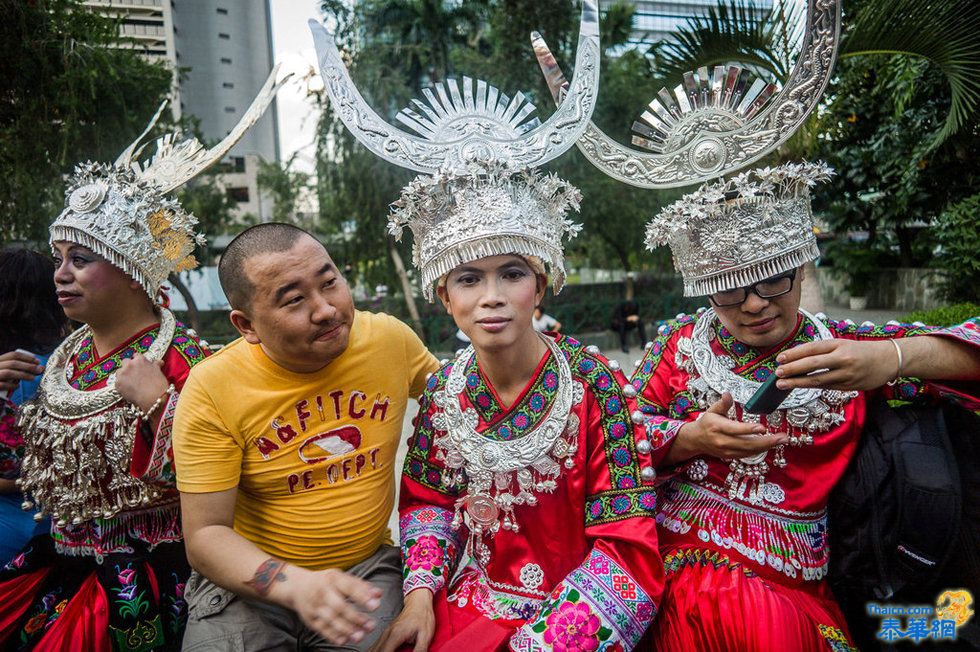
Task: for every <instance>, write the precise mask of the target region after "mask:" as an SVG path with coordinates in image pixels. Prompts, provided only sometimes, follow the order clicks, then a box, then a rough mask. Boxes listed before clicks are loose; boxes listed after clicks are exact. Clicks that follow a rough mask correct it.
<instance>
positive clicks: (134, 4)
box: [84, 0, 176, 62]
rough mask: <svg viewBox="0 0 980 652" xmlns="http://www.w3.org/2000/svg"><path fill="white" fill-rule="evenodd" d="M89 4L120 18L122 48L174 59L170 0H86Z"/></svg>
mask: <svg viewBox="0 0 980 652" xmlns="http://www.w3.org/2000/svg"><path fill="white" fill-rule="evenodd" d="M84 4H85V5H87V6H89V7H91V8H92V9H94V10H95V11H98V12H99V13H100V14H102V15H104V16H109V17H111V18H115V19H117V20H119V21H120V24H119V35H120V36H122V37H124V39H125V40H123V41H122V42H121V43H120V47H124V48H131V49H134V50H139V51H141V52H143V53H144V54H145V55H146V56H147V57H149V58H151V59H157V60H165V61H170V62H173V61H175V60H176V51H175V50H174V25H173V19H172V15H171V11H170V8H171V7H170V2H169V0H124V1H123V0H85V2H84Z"/></svg>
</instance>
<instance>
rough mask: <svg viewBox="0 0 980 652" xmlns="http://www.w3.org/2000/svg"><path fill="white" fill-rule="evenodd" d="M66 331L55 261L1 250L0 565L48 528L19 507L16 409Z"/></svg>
mask: <svg viewBox="0 0 980 652" xmlns="http://www.w3.org/2000/svg"><path fill="white" fill-rule="evenodd" d="M68 330H69V325H68V318H67V317H65V313H64V311H63V310H62V309H61V306H60V305H58V297H57V295H56V294H55V287H54V263H53V262H51V259H50V258H48V257H47V256H45V255H43V254H40V253H38V252H36V251H31V250H29V249H5V250H3V251H0V395H2V396H3V398H0V563H6V561H7V560H9V559H10V558H11V557H13V556H14V554H15V553H16V552H17V551H18V550H20V548H21V546H23V545H24V543H26V542H27V540H28V539H30V538H31V537H32V536H33V535H34V533H35V528H43V527H44V525H40V524H38V523H36V522H35V521H34V518H33V516H32V515H31V513H30V512H25V511H24V510H23V509H21V506H20V505H21V503H22V502H23V501H24V497H23V495H22V494H21V492H20V490H19V489H18V488H17V485H16V483H15V481H16V480H17V476H18V475H19V474H20V460H21V457H22V456H23V454H24V439H23V437H22V436H21V433H20V431H19V430H18V428H17V425H16V421H17V409H18V406H20V405H21V404H22V403H23V402H24V401H27V400H29V399H30V398H32V397H33V396H34V394H35V393H36V392H37V388H38V383H39V382H40V378H41V372H42V371H44V365H45V364H47V361H48V357H49V356H50V355H51V352H52V351H54V349H55V347H56V346H58V344H60V343H61V340H62V339H64V337H65V335H67V334H68ZM28 352H29V353H28Z"/></svg>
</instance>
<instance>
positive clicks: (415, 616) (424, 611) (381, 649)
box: [371, 589, 436, 652]
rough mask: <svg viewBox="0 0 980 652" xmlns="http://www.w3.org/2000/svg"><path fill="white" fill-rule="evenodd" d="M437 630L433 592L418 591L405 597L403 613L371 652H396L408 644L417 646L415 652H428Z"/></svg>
mask: <svg viewBox="0 0 980 652" xmlns="http://www.w3.org/2000/svg"><path fill="white" fill-rule="evenodd" d="M435 629H436V617H435V614H434V613H433V612H432V592H431V591H429V590H427V589H416V590H415V591H412V592H411V593H409V594H408V595H407V596H405V606H404V607H403V608H402V612H401V613H400V614H399V615H398V618H396V619H395V621H394V622H393V623H391V626H390V627H388V629H387V630H386V631H385V633H384V634H382V635H381V638H379V639H378V642H377V643H375V644H374V647H372V648H371V652H394V651H395V650H397V649H398V648H399V647H400V646H402V645H405V644H407V643H414V644H415V648H414V652H426V651H427V650H428V649H429V643H431V642H432V635H433V634H434V633H435Z"/></svg>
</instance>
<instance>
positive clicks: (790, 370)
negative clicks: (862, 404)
mask: <svg viewBox="0 0 980 652" xmlns="http://www.w3.org/2000/svg"><path fill="white" fill-rule="evenodd" d="M907 344H908V342H903V343H901V344H899V346H904V345H907ZM776 362H778V363H779V366H778V367H777V368H776V375H777V376H778V377H779V378H780V380H778V381H777V382H776V386H777V387H779V388H780V389H795V388H797V387H820V388H823V389H839V390H845V391H849V390H868V389H875V388H877V387H881V386H882V385H884V384H885V383H887V382H888V381H890V380H893V379H894V378H895V375H896V373H897V371H898V352H897V351H895V345H894V344H892V342H890V341H888V340H879V341H864V342H856V341H854V340H821V341H819V342H809V343H807V344H801V345H800V346H797V347H794V348H792V349H789V350H788V351H783V352H782V353H780V354H779V356H778V357H777V358H776ZM823 369H826V371H821V370H823ZM815 371H816V372H819V373H815V374H813V375H812V376H807V375H806V374H809V373H813V372H815Z"/></svg>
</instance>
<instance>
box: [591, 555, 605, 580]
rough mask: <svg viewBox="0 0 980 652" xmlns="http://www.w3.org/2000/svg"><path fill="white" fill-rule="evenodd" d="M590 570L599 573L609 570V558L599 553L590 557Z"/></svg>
mask: <svg viewBox="0 0 980 652" xmlns="http://www.w3.org/2000/svg"><path fill="white" fill-rule="evenodd" d="M589 570H590V571H592V572H593V573H596V574H597V575H601V574H604V573H608V572H609V560H608V559H606V558H604V557H600V556H598V555H592V557H590V558H589Z"/></svg>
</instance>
